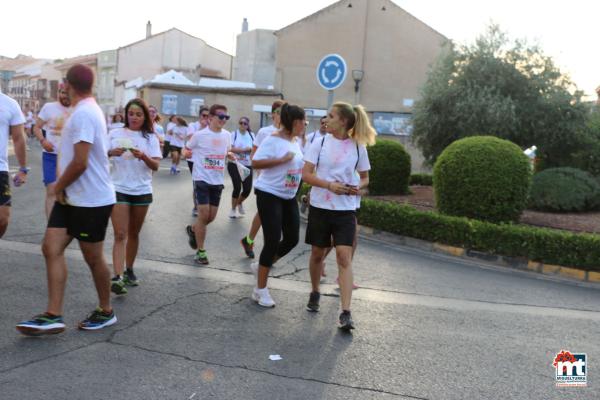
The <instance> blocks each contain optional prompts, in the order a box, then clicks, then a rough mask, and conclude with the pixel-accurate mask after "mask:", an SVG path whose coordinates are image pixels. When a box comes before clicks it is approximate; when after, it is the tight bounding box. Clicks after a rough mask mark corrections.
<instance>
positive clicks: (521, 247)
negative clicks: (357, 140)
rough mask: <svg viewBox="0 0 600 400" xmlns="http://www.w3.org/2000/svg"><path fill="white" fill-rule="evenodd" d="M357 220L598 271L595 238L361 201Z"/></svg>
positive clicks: (599, 243) (599, 241)
mask: <svg viewBox="0 0 600 400" xmlns="http://www.w3.org/2000/svg"><path fill="white" fill-rule="evenodd" d="M358 221H359V223H360V224H361V225H364V226H368V227H371V228H374V229H378V230H382V231H386V232H390V233H394V234H397V235H402V236H409V237H413V238H417V239H422V240H427V241H430V242H439V243H443V244H447V245H451V246H457V247H463V248H467V249H471V250H478V251H482V252H486V253H491V254H497V255H503V256H509V257H525V258H527V259H528V260H532V261H538V262H543V263H546V264H555V265H562V266H566V267H573V268H578V269H583V270H588V271H600V235H594V234H587V233H577V234H575V233H570V232H565V231H560V230H554V229H547V228H535V227H529V226H525V225H515V224H494V223H491V222H484V221H479V220H474V219H469V218H465V217H453V216H448V215H443V214H438V213H435V212H425V211H418V210H415V209H414V208H412V207H411V206H407V205H403V204H398V203H393V202H387V201H381V200H374V199H365V198H363V200H362V203H361V208H360V211H359V214H358Z"/></svg>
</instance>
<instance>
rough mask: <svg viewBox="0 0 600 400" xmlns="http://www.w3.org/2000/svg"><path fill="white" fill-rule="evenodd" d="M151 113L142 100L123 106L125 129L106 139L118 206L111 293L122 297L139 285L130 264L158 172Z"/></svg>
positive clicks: (114, 213)
mask: <svg viewBox="0 0 600 400" xmlns="http://www.w3.org/2000/svg"><path fill="white" fill-rule="evenodd" d="M153 129H154V126H153V122H152V116H151V113H150V110H149V109H148V107H147V106H146V102H145V101H144V100H142V99H139V98H138V99H133V100H130V101H129V102H128V103H127V105H126V106H125V127H124V128H121V129H115V130H112V131H111V132H110V134H109V136H108V140H109V150H108V156H109V157H112V161H113V167H112V173H111V177H112V181H113V184H114V185H115V190H116V197H117V203H116V204H115V206H114V208H113V211H112V215H111V220H112V224H113V230H114V232H115V242H114V246H113V269H114V273H115V276H114V277H113V278H112V282H111V287H110V288H111V290H112V292H113V293H116V294H125V293H127V289H126V288H125V286H138V279H137V277H136V275H135V273H134V272H133V263H134V262H135V257H136V255H137V252H138V247H139V244H140V238H139V235H140V231H141V230H142V225H143V224H144V219H146V214H147V213H148V208H149V207H150V204H151V203H152V173H153V172H154V171H157V170H158V166H159V164H160V159H161V152H160V143H159V141H158V137H157V135H156V134H155V133H153V132H152V130H153Z"/></svg>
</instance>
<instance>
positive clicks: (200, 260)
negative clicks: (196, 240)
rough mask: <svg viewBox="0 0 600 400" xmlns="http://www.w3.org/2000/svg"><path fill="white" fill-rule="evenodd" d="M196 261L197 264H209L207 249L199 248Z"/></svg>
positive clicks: (195, 257)
mask: <svg viewBox="0 0 600 400" xmlns="http://www.w3.org/2000/svg"><path fill="white" fill-rule="evenodd" d="M194 261H196V264H202V265H207V264H208V256H207V255H206V250H198V251H197V252H196V255H195V256H194Z"/></svg>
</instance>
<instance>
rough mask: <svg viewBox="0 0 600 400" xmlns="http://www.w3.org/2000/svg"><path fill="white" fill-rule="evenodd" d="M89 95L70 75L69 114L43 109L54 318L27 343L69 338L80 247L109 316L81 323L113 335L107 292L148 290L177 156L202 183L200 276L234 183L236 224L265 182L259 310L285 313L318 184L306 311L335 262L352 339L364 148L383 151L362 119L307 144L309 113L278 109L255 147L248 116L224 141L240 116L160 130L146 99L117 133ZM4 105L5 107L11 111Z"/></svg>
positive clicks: (18, 132)
mask: <svg viewBox="0 0 600 400" xmlns="http://www.w3.org/2000/svg"><path fill="white" fill-rule="evenodd" d="M92 84H93V72H92V71H91V69H90V68H88V67H86V66H84V65H75V66H73V67H71V68H70V69H69V71H68V72H67V75H66V79H65V80H64V84H63V85H61V87H60V90H59V98H58V101H57V102H55V103H49V104H46V105H45V106H44V107H43V108H42V110H40V113H39V115H38V119H37V123H36V125H35V128H34V133H35V135H36V137H37V138H38V139H39V141H40V143H41V146H42V148H43V175H44V183H45V185H46V188H47V189H46V215H47V217H48V225H47V228H46V232H45V235H44V239H43V243H42V253H43V255H44V258H45V261H46V267H47V278H48V306H47V308H46V311H45V312H44V313H42V314H39V315H36V316H34V317H33V318H31V319H29V320H26V321H23V322H21V323H19V324H18V325H17V329H18V330H19V331H20V332H21V333H23V334H26V335H43V334H53V333H60V332H62V331H64V330H65V323H64V320H63V317H62V315H63V299H64V291H65V285H66V279H67V265H66V260H65V256H64V252H65V249H66V247H67V246H68V245H69V243H70V242H71V241H72V240H73V239H77V240H78V241H79V244H80V248H81V251H82V253H83V257H84V260H85V261H86V263H87V264H88V266H89V268H90V270H91V272H92V276H93V280H94V283H95V286H96V290H97V294H98V300H99V305H98V307H97V308H96V309H95V310H93V311H92V312H91V313H90V314H89V315H88V316H87V318H85V319H84V320H83V321H81V322H80V323H79V328H80V329H84V330H96V329H102V328H104V327H107V326H110V325H112V324H114V323H116V321H117V317H116V315H115V313H114V310H113V308H112V306H111V298H110V292H111V290H112V292H114V293H116V294H118V295H122V294H125V293H127V290H128V289H127V287H132V286H137V285H138V284H139V281H138V279H137V277H136V274H135V272H134V262H135V258H136V255H137V251H138V248H139V234H140V231H141V229H142V226H143V223H144V219H145V217H146V215H147V212H148V209H149V206H150V204H151V203H152V201H153V196H152V178H153V173H154V172H155V171H157V170H158V168H159V164H160V160H161V158H163V157H164V156H166V155H168V153H170V154H171V155H172V167H171V173H172V174H177V173H178V167H177V165H178V163H179V161H180V157H184V158H186V160H187V162H188V166H189V168H190V172H191V175H192V182H193V190H192V195H193V200H194V211H195V212H196V213H197V217H196V219H195V223H194V224H193V225H188V226H187V227H186V232H187V235H188V238H189V240H188V241H189V245H190V246H191V247H192V248H193V249H194V250H195V255H194V260H195V262H196V263H198V264H202V265H205V264H208V263H209V257H208V251H207V249H206V247H205V241H206V236H207V229H208V226H209V225H210V223H211V222H212V221H213V220H214V219H215V217H216V215H217V212H218V208H219V205H220V202H221V193H222V191H223V188H224V183H225V170H227V171H228V173H229V175H230V178H231V182H232V184H233V193H232V199H231V207H230V211H229V217H230V218H237V217H240V216H243V215H244V214H245V213H246V211H245V209H244V206H243V204H244V201H245V200H247V199H248V197H249V196H250V194H251V190H252V185H253V181H252V179H253V175H255V176H256V180H255V182H254V191H255V195H256V204H257V210H258V212H257V213H256V215H255V216H254V218H253V220H252V223H251V227H250V230H249V232H248V233H247V235H244V237H243V238H242V239H241V241H240V243H241V245H242V247H243V250H244V252H245V254H246V256H247V257H249V258H254V257H255V254H254V241H255V239H256V235H257V234H258V231H259V230H260V228H261V227H262V230H263V238H264V240H263V248H262V249H261V252H260V255H259V257H258V260H257V261H256V262H251V263H250V269H251V271H252V272H253V274H254V275H255V277H256V285H255V287H254V289H253V290H252V293H251V298H252V299H253V300H254V301H256V302H257V303H258V304H259V305H260V306H263V307H273V306H275V301H274V300H273V298H272V296H271V294H270V292H269V289H268V276H269V272H270V269H271V267H272V266H273V264H274V263H276V262H277V261H278V260H279V259H281V258H282V257H284V256H285V255H286V254H288V253H289V252H290V251H291V250H292V249H293V248H294V247H295V246H296V245H297V244H298V242H299V232H300V218H299V207H298V201H297V196H298V191H299V189H300V187H301V185H302V182H305V183H307V184H309V185H310V186H311V187H312V189H311V191H310V194H309V195H308V196H306V197H305V198H304V199H303V200H304V202H303V203H302V207H306V206H308V208H309V212H308V225H307V229H306V238H305V242H306V243H307V244H309V245H310V246H311V256H310V262H309V268H310V276H311V291H310V294H309V296H308V297H309V298H308V302H307V309H308V310H309V311H312V312H317V311H319V308H320V305H319V302H320V282H321V277H322V276H323V275H324V273H325V272H324V265H325V258H326V256H327V254H328V253H329V252H330V251H331V250H332V249H335V254H336V261H337V264H338V274H339V278H338V283H339V287H340V294H341V296H340V297H341V314H340V317H339V326H340V328H342V329H344V330H350V329H354V322H353V320H352V316H351V311H350V308H351V299H352V289H353V284H354V282H353V273H352V258H353V255H354V251H355V249H356V229H357V221H356V210H357V209H358V208H359V206H360V196H361V194H362V193H363V192H364V191H365V190H366V189H367V186H368V183H369V178H368V171H369V169H370V164H369V159H368V154H367V151H366V146H368V145H371V144H373V143H374V141H375V131H374V129H373V128H372V127H371V125H370V122H369V119H368V117H367V114H366V112H365V110H364V109H363V108H362V106H352V105H350V104H348V103H343V102H338V103H335V104H333V106H332V107H331V108H330V110H328V114H327V116H325V117H323V118H322V119H321V121H320V122H321V124H320V129H319V130H317V131H316V132H313V133H312V134H309V135H306V134H305V130H306V114H305V112H304V110H303V109H302V108H301V107H300V106H298V105H293V104H288V103H286V102H284V101H281V100H278V101H276V102H274V103H273V105H272V120H273V124H272V125H271V126H269V127H265V128H262V129H260V130H259V131H258V133H257V134H256V135H254V134H253V133H252V132H251V130H250V127H249V125H250V124H249V122H250V121H249V120H248V118H246V117H242V118H240V119H239V120H238V127H237V129H236V130H235V131H234V132H229V131H227V130H225V129H224V126H225V124H226V123H227V121H228V120H229V119H230V115H229V114H228V110H227V107H226V106H224V105H220V104H214V105H212V106H211V107H209V108H206V107H202V108H201V109H200V111H199V115H198V121H195V122H193V123H191V124H189V125H188V124H187V123H186V122H185V120H183V119H181V118H178V117H175V118H171V121H169V122H170V123H169V124H168V125H167V127H166V129H165V130H163V129H162V126H161V125H160V123H159V122H160V116H159V115H158V112H157V110H156V108H155V107H153V106H148V105H146V103H145V102H144V101H143V100H142V99H133V100H131V101H130V102H128V104H127V105H126V107H125V110H124V120H123V126H122V127H120V126H118V127H113V129H111V130H110V131H109V133H108V134H107V126H106V121H105V118H104V115H103V113H102V111H101V109H100V108H99V106H98V105H97V103H96V101H95V100H94V98H93V96H92ZM0 96H3V97H0V100H1V101H3V102H8V101H9V100H10V99H9V98H8V97H7V96H4V95H0ZM11 104H12V103H11ZM11 109H12V110H13V111H14V112H13V114H14V115H7V116H4V115H0V124H2V125H0V134H2V135H3V136H0V142H1V143H7V142H8V132H10V135H11V136H12V138H13V141H14V147H15V155H16V156H17V160H18V162H19V164H20V167H21V168H20V170H19V173H18V174H17V175H16V176H15V183H17V182H18V183H24V182H25V180H26V175H27V172H28V169H27V166H26V160H25V143H24V140H22V136H23V122H24V121H23V120H22V119H23V114H22V112H21V111H20V109H19V108H18V105H16V103H14V104H13V105H12V108H11ZM3 120H6V124H5V123H4V121H3ZM180 120H182V121H183V122H182V121H180ZM5 125H6V127H5ZM186 125H188V126H186ZM19 127H20V128H19ZM180 128H181V129H180ZM183 128H185V129H183ZM4 131H6V132H7V133H6V134H4V133H3V132H4ZM5 136H6V137H5ZM167 146H168V147H167ZM161 147H162V149H161ZM165 149H167V150H165ZM0 157H3V158H4V160H1V159H0V170H3V171H1V173H0V185H2V188H0V189H2V190H3V191H2V192H0V194H2V196H4V197H2V196H0V204H2V205H0V233H3V232H4V230H5V229H6V224H7V223H8V215H9V211H8V210H10V208H9V206H10V186H9V183H8V180H9V179H8V166H7V161H6V158H7V157H6V152H4V154H0ZM111 163H112V167H111ZM109 219H110V220H111V221H112V226H113V230H114V245H113V253H112V258H113V260H112V261H113V273H111V271H110V270H109V267H108V264H107V262H106V260H105V258H104V256H103V243H104V239H105V235H106V230H107V226H108V222H109Z"/></svg>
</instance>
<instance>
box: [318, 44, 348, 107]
mask: <svg viewBox="0 0 600 400" xmlns="http://www.w3.org/2000/svg"><path fill="white" fill-rule="evenodd" d="M347 74H348V68H347V66H346V61H345V60H344V59H343V58H342V56H340V55H339V54H328V55H326V56H325V57H323V58H322V59H321V62H319V65H318V66H317V82H318V83H319V85H321V87H322V88H323V89H325V90H327V109H328V110H329V109H330V108H331V105H332V104H333V97H334V90H335V89H337V88H339V87H340V86H341V85H342V83H344V81H345V80H346V75H347Z"/></svg>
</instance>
